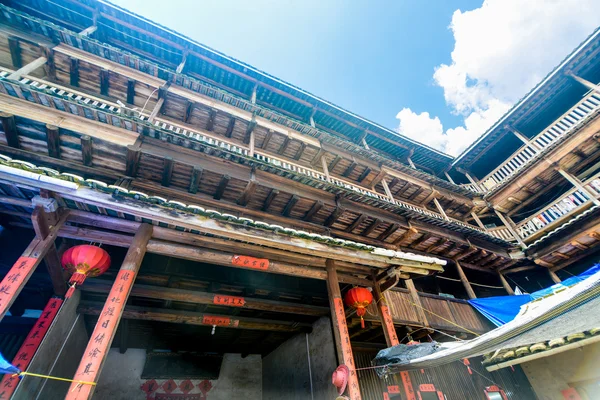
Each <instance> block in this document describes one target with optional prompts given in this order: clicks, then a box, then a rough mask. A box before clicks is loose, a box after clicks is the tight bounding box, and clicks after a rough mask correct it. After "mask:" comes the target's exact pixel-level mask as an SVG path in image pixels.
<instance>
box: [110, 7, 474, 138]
mask: <svg viewBox="0 0 600 400" xmlns="http://www.w3.org/2000/svg"><path fill="white" fill-rule="evenodd" d="M114 2H115V3H116V4H118V5H120V6H122V7H124V8H127V9H129V10H131V11H133V12H136V13H138V14H140V15H143V16H144V17H147V18H149V19H151V20H153V21H156V22H159V23H161V24H163V25H165V26H167V27H169V28H172V29H175V30H176V31H178V32H181V33H183V34H185V35H187V36H189V37H191V38H193V39H196V40H198V41H199V42H201V43H203V44H206V45H208V46H211V47H213V48H214V49H216V50H219V51H221V52H223V53H225V54H227V55H230V56H233V57H235V58H238V59H240V60H242V61H244V62H247V63H249V64H251V65H253V66H255V67H257V68H259V69H262V70H263V71H266V72H268V73H270V74H272V75H275V76H277V77H279V78H282V79H284V80H286V81H288V82H290V83H292V84H294V85H296V86H299V87H301V88H303V89H305V90H308V91H310V92H312V93H314V94H316V95H318V96H320V97H323V98H325V99H327V100H329V101H332V102H334V103H336V104H338V105H340V106H342V107H344V108H347V109H349V110H351V111H353V112H356V113H358V114H359V115H362V116H364V117H366V118H369V119H371V120H373V121H375V122H378V123H380V124H383V125H385V126H387V127H389V128H396V127H397V125H398V123H397V120H396V114H397V113H398V111H400V109H401V108H402V107H410V108H411V109H413V110H415V111H424V110H429V111H430V112H432V113H435V114H436V115H439V116H440V118H441V119H442V121H443V122H446V121H447V122H448V123H449V124H456V123H458V122H459V119H458V117H457V116H455V115H452V114H451V113H450V110H449V109H448V108H447V107H446V104H445V101H444V96H443V91H442V89H441V88H440V87H439V86H436V85H435V84H434V82H433V80H432V74H433V71H434V67H435V66H436V65H439V64H441V63H444V62H446V63H447V62H449V61H450V52H451V51H452V48H453V47H454V39H453V37H452V32H451V31H450V30H449V29H448V26H449V25H450V22H451V18H452V13H453V12H454V10H456V9H457V8H461V9H464V10H469V9H471V8H476V7H478V6H479V5H481V0H464V1H456V2H449V1H443V0H438V1H433V2H429V1H387V2H359V1H332V0H327V1H323V0H303V1H268V0H254V1H233V0H228V1H227V0H222V1H212V0H211V1H207V0H204V1H189V0H170V1H164V0H160V1H148V0H114ZM451 3H452V4H451ZM186 9H189V10H192V12H188V13H186V12H185V11H183V10H186Z"/></svg>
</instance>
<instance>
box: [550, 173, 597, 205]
mask: <svg viewBox="0 0 600 400" xmlns="http://www.w3.org/2000/svg"><path fill="white" fill-rule="evenodd" d="M557 171H558V173H559V174H561V175H562V176H563V177H564V178H565V179H566V180H568V181H569V182H570V183H571V185H573V186H575V187H576V188H577V189H579V190H580V191H581V192H583V193H585V195H586V196H588V197H589V198H590V200H592V203H594V204H595V205H597V206H600V200H598V199H597V198H596V196H595V195H594V194H593V193H591V192H590V191H589V190H587V189H586V188H585V186H584V185H583V183H581V181H580V180H579V179H577V178H576V177H575V176H573V175H571V174H570V173H568V172H567V171H565V170H563V169H560V168H559V169H558V170H557Z"/></svg>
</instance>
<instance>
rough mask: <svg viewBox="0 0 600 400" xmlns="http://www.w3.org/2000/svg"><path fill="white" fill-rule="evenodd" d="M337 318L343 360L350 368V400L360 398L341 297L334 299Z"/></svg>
mask: <svg viewBox="0 0 600 400" xmlns="http://www.w3.org/2000/svg"><path fill="white" fill-rule="evenodd" d="M333 305H334V312H335V318H336V319H337V322H338V327H339V330H340V340H341V347H342V353H343V360H341V361H342V362H343V363H344V364H345V365H346V366H347V367H348V369H349V370H350V376H349V377H348V394H349V395H350V400H356V399H360V398H361V396H360V389H359V387H358V377H357V375H356V367H355V366H354V356H353V354H352V346H351V345H350V335H349V334H348V326H347V325H346V312H345V310H344V302H343V301H342V299H341V298H339V297H336V298H334V299H333Z"/></svg>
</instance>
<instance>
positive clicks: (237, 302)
mask: <svg viewBox="0 0 600 400" xmlns="http://www.w3.org/2000/svg"><path fill="white" fill-rule="evenodd" d="M213 304H216V305H219V306H229V307H244V305H245V304H246V300H245V299H244V298H243V297H237V296H223V295H221V294H215V297H213Z"/></svg>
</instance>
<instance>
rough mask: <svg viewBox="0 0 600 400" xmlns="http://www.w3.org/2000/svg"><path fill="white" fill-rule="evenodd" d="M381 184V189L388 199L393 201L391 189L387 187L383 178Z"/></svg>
mask: <svg viewBox="0 0 600 400" xmlns="http://www.w3.org/2000/svg"><path fill="white" fill-rule="evenodd" d="M381 186H383V191H384V192H385V194H386V196H387V197H388V198H389V199H390V201H392V202H393V201H394V195H393V194H392V191H391V190H390V188H389V187H388V184H387V181H386V180H385V179H382V180H381Z"/></svg>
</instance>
